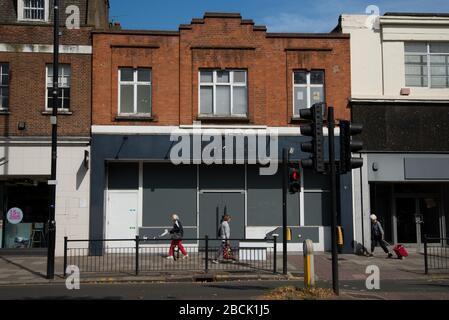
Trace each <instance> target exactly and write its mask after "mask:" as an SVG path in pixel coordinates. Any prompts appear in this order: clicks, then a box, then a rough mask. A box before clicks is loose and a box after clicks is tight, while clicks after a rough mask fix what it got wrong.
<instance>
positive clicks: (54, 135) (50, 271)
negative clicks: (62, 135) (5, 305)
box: [47, 0, 59, 279]
mask: <svg viewBox="0 0 449 320" xmlns="http://www.w3.org/2000/svg"><path fill="white" fill-rule="evenodd" d="M53 20H54V21H53V114H52V116H51V177H50V181H49V182H48V184H49V185H50V190H51V191H50V192H51V199H50V214H49V217H48V254H47V279H54V277H55V245H56V221H55V207H56V184H57V183H56V161H57V143H58V142H57V139H58V123H57V117H58V106H59V100H58V96H59V88H58V78H59V0H54V15H53Z"/></svg>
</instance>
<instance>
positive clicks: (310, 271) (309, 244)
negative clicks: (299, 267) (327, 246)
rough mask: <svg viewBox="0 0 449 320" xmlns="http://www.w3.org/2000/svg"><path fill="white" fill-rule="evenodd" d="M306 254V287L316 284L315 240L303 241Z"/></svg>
mask: <svg viewBox="0 0 449 320" xmlns="http://www.w3.org/2000/svg"><path fill="white" fill-rule="evenodd" d="M303 254H304V287H305V288H309V287H314V286H315V266H314V259H313V241H312V240H305V241H304V243H303Z"/></svg>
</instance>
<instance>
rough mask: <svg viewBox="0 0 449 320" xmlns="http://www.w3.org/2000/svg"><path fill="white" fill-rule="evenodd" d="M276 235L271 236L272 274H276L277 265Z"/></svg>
mask: <svg viewBox="0 0 449 320" xmlns="http://www.w3.org/2000/svg"><path fill="white" fill-rule="evenodd" d="M277 240H278V236H273V256H274V257H273V274H276V272H277V269H278V266H277V245H278V241H277Z"/></svg>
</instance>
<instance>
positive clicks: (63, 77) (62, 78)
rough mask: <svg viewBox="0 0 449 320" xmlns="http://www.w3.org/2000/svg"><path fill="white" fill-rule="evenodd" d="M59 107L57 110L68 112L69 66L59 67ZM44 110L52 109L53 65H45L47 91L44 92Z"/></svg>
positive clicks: (62, 65)
mask: <svg viewBox="0 0 449 320" xmlns="http://www.w3.org/2000/svg"><path fill="white" fill-rule="evenodd" d="M58 73H59V77H58V87H59V95H58V97H59V106H58V110H62V111H69V109H70V86H71V78H72V70H71V68H70V65H69V64H60V65H59V72H58ZM46 101H47V103H46V109H47V110H52V109H53V65H52V64H48V65H47V90H46Z"/></svg>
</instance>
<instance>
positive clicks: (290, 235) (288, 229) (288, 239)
mask: <svg viewBox="0 0 449 320" xmlns="http://www.w3.org/2000/svg"><path fill="white" fill-rule="evenodd" d="M286 239H287V241H292V229H291V228H287V238H286Z"/></svg>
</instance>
